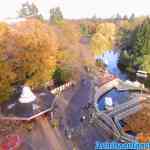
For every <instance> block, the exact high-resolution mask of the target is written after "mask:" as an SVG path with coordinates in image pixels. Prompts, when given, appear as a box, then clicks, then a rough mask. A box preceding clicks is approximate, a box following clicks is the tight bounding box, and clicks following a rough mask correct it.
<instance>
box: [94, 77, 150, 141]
mask: <svg viewBox="0 0 150 150" xmlns="http://www.w3.org/2000/svg"><path fill="white" fill-rule="evenodd" d="M131 83H132V82H128V81H127V82H124V81H121V80H120V79H117V78H115V79H112V80H111V81H109V82H107V83H106V84H104V85H102V86H101V87H99V88H98V87H96V89H95V90H96V94H95V101H94V106H95V109H96V115H97V119H99V121H100V122H101V124H99V125H100V126H103V128H104V129H105V130H107V131H108V132H112V133H113V134H114V135H115V136H116V137H117V138H118V139H123V140H125V141H127V142H132V141H135V137H133V136H131V135H128V134H126V133H125V132H124V131H123V129H122V127H121V125H120V123H119V121H120V120H122V119H124V118H125V117H127V116H129V115H131V114H134V113H136V112H138V111H139V110H140V109H142V106H143V105H141V104H143V103H144V104H145V103H146V104H147V103H148V104H150V101H147V99H146V98H144V96H145V95H140V97H139V95H138V96H136V97H134V98H133V99H131V100H129V101H127V102H125V103H123V104H120V105H119V106H115V107H114V108H113V110H112V111H106V110H105V111H100V110H99V108H98V103H97V100H98V99H99V98H100V97H101V96H103V95H104V94H105V93H107V92H108V91H110V90H111V89H113V88H116V89H118V90H121V91H122V90H123V91H124V90H135V91H138V90H139V91H140V90H141V88H142V90H143V91H144V90H145V89H144V88H143V87H142V86H141V85H140V84H139V85H138V86H137V84H133V85H132V84H131ZM145 91H146V90H145Z"/></svg>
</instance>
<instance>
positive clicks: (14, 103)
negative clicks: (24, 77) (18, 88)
mask: <svg viewBox="0 0 150 150" xmlns="http://www.w3.org/2000/svg"><path fill="white" fill-rule="evenodd" d="M34 93H35V95H36V96H37V99H36V100H35V101H34V102H32V103H28V104H21V103H19V101H18V99H19V95H18V96H15V97H13V99H12V100H11V101H9V102H6V103H4V104H2V105H1V112H0V113H1V116H0V119H1V118H7V117H9V118H10V119H11V117H12V118H13V117H14V118H16V120H17V119H18V120H19V119H22V120H31V119H33V118H35V117H37V116H39V115H42V114H44V113H46V112H48V111H51V110H52V108H53V105H52V104H53V102H54V95H52V94H51V93H50V92H49V91H48V90H38V91H35V92H34Z"/></svg>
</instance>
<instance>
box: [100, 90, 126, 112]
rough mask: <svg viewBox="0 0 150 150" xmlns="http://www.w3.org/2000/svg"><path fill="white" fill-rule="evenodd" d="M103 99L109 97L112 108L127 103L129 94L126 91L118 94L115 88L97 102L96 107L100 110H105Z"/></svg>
mask: <svg viewBox="0 0 150 150" xmlns="http://www.w3.org/2000/svg"><path fill="white" fill-rule="evenodd" d="M105 97H111V98H112V100H113V106H117V105H119V104H122V103H124V102H125V101H127V99H128V97H129V92H128V91H124V92H119V91H117V90H116V89H115V88H114V89H112V90H111V91H109V92H107V93H106V94H105V95H103V96H102V97H101V98H100V99H99V101H98V106H99V109H100V110H105Z"/></svg>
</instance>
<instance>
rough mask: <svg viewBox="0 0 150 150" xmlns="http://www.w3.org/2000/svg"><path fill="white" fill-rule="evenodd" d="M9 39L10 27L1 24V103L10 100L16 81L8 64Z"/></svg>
mask: <svg viewBox="0 0 150 150" xmlns="http://www.w3.org/2000/svg"><path fill="white" fill-rule="evenodd" d="M8 37H9V27H8V26H7V25H6V24H4V23H0V91H1V92H0V103H1V102H3V101H4V100H8V99H9V96H10V95H11V94H12V92H13V86H12V84H13V82H14V81H15V77H16V76H15V73H14V72H13V70H12V69H11V67H10V65H9V63H8V55H7V52H6V43H7V39H8Z"/></svg>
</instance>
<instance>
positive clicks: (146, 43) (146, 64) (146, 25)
mask: <svg viewBox="0 0 150 150" xmlns="http://www.w3.org/2000/svg"><path fill="white" fill-rule="evenodd" d="M133 33H134V34H133V35H134V36H132V38H131V40H132V43H131V45H132V47H131V49H129V50H128V51H127V54H126V55H124V53H125V52H124V51H123V52H122V54H121V57H120V61H119V62H120V63H121V64H122V65H123V66H124V63H125V62H124V61H123V60H125V59H126V56H127V55H128V56H129V57H128V63H126V65H125V69H126V70H127V68H129V66H130V68H132V70H137V69H142V70H145V71H147V72H148V73H150V69H149V68H150V61H149V58H150V57H149V56H150V19H149V18H147V19H146V20H145V21H144V22H143V23H142V24H141V25H139V26H138V27H137V28H136V29H135V30H134V31H133Z"/></svg>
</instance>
